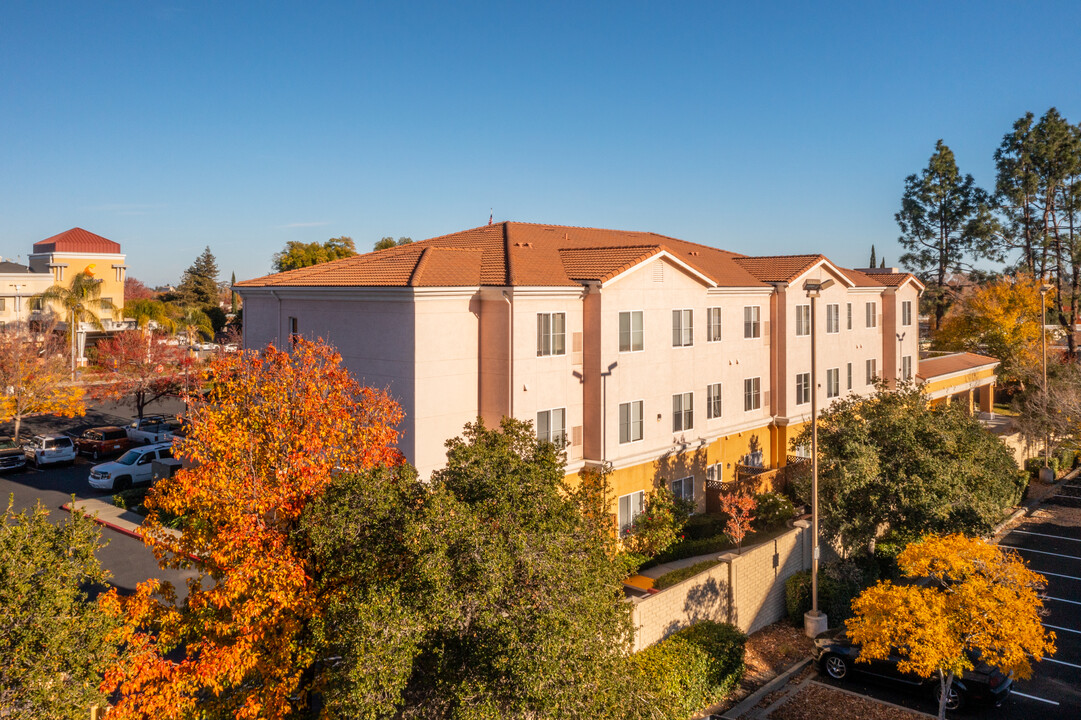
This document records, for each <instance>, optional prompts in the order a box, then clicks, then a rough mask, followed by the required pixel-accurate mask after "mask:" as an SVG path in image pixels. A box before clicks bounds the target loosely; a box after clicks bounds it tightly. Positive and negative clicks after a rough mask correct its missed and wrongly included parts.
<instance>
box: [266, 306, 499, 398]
mask: <svg viewBox="0 0 1081 720" xmlns="http://www.w3.org/2000/svg"><path fill="white" fill-rule="evenodd" d="M503 299H504V300H506V301H507V417H514V304H513V303H512V302H511V301H510V296H509V295H508V294H507V291H506V290H504V291H503ZM278 314H279V315H281V311H280V310H279V311H278Z"/></svg>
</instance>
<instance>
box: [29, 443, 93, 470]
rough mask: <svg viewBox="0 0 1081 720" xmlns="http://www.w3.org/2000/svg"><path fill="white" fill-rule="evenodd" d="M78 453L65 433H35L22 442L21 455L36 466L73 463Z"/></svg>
mask: <svg viewBox="0 0 1081 720" xmlns="http://www.w3.org/2000/svg"><path fill="white" fill-rule="evenodd" d="M78 454H79V453H78V451H76V449H75V443H74V442H72V440H71V438H69V437H68V436H67V435H35V436H34V437H32V438H30V439H29V440H27V441H26V442H25V443H23V455H25V456H26V459H27V460H29V461H30V462H32V463H34V465H35V466H37V467H41V466H42V465H54V464H56V463H73V462H75V456H76V455H78Z"/></svg>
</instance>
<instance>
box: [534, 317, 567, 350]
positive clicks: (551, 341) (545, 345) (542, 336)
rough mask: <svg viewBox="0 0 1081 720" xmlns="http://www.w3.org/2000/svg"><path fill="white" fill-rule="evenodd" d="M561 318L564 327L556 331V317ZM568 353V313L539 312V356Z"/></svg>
mask: <svg viewBox="0 0 1081 720" xmlns="http://www.w3.org/2000/svg"><path fill="white" fill-rule="evenodd" d="M557 317H558V318H559V321H560V323H561V324H562V326H563V327H562V329H561V330H560V331H559V332H556V329H555V325H556V323H555V319H556V318H557ZM566 354H567V313H565V312H543V313H537V357H555V356H558V355H566Z"/></svg>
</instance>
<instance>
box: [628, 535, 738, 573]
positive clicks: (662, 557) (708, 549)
mask: <svg viewBox="0 0 1081 720" xmlns="http://www.w3.org/2000/svg"><path fill="white" fill-rule="evenodd" d="M753 537H754V536H748V538H747V539H744V541H743V544H744V545H748V544H750V543H751V542H753ZM735 547H736V546H735V544H733V542H732V541H731V540H729V539H728V537H727V536H725V535H718V536H716V537H709V538H702V539H701V540H681V541H680V542H678V543H676V544H675V545H673V546H671V547H669V548H668V549H667V550H665V551H664V552H662V553H661V554H659V555H657V556H656V557H655V558H653V559H652V560H650V561H649V562H647V563H644V564H643V565H642V568H643V569H644V568H648V567H653V566H654V565H660V564H661V563H666V562H671V561H672V560H684V559H686V558H689V557H695V556H696V555H708V554H709V553H715V552H716V553H719V552H725V551H727V550H732V549H734V548H735Z"/></svg>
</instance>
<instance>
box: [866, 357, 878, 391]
mask: <svg viewBox="0 0 1081 720" xmlns="http://www.w3.org/2000/svg"><path fill="white" fill-rule="evenodd" d="M877 378H878V360H876V359H875V358H871V359H870V360H868V361H867V384H868V385H874V384H875V380H876V379H877Z"/></svg>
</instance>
